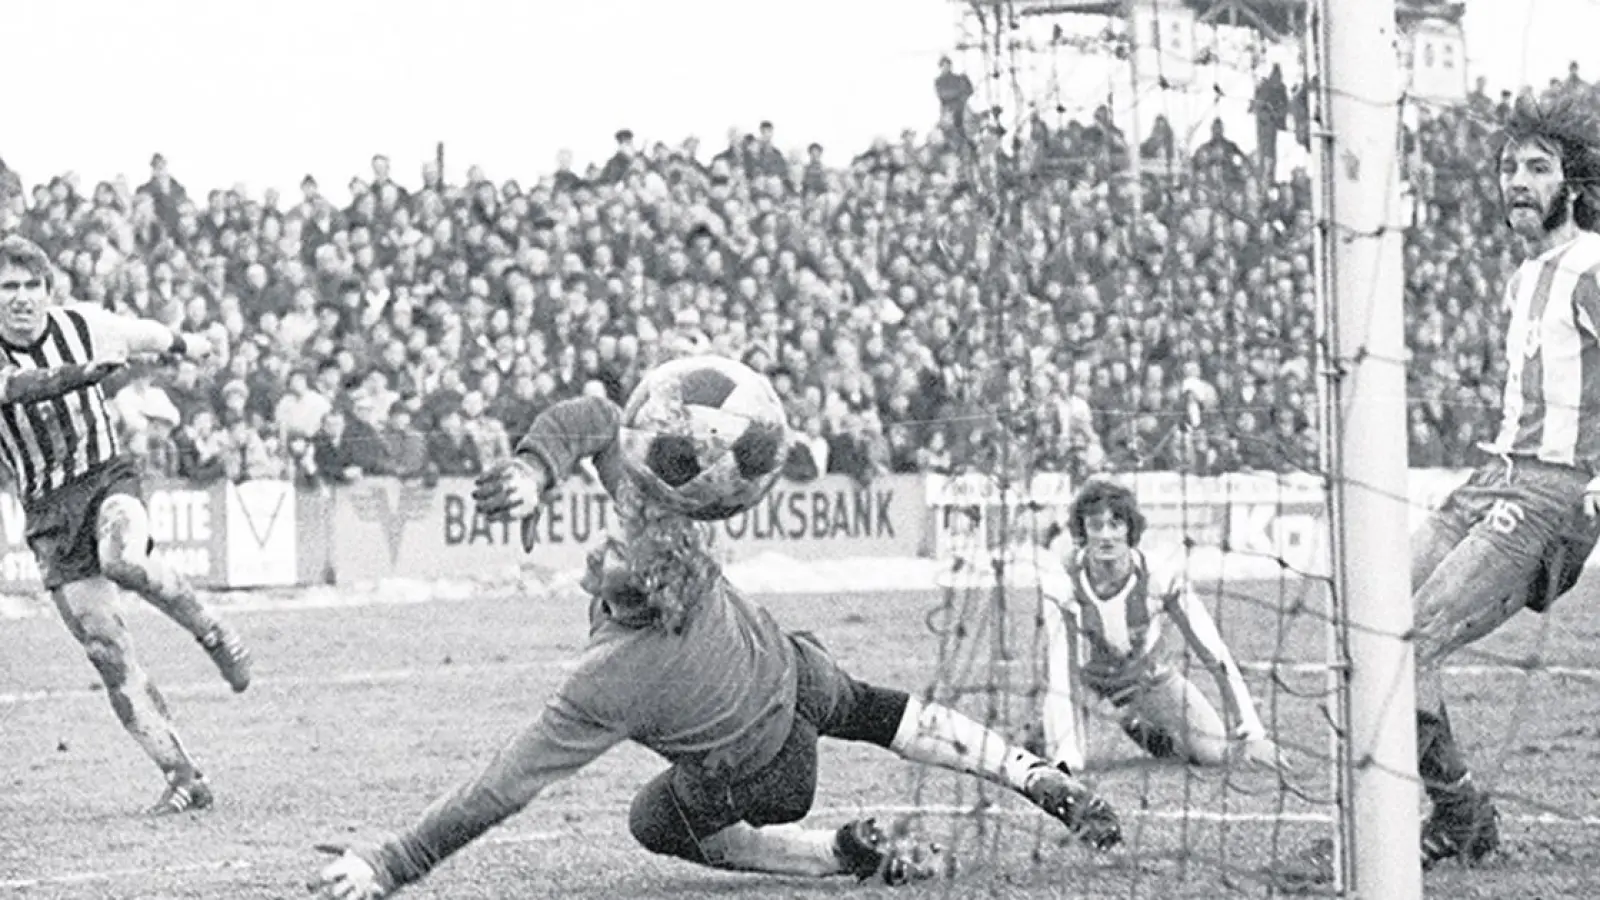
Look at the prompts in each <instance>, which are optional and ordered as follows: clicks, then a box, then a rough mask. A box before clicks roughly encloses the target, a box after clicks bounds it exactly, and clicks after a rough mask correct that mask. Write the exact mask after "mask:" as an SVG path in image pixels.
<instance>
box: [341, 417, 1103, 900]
mask: <svg viewBox="0 0 1600 900" xmlns="http://www.w3.org/2000/svg"><path fill="white" fill-rule="evenodd" d="M619 419H620V411H619V410H618V408H617V407H616V406H615V405H614V404H612V403H610V402H609V401H606V400H603V399H597V398H589V397H585V398H578V399H574V400H569V401H565V402H563V403H559V404H556V405H555V406H552V407H551V408H549V409H548V410H546V411H545V412H544V413H543V414H541V415H540V416H539V417H538V418H537V419H536V420H535V422H534V423H533V425H532V427H531V428H530V429H529V432H528V434H527V435H526V436H525V437H524V438H523V439H522V441H521V442H520V443H519V445H518V447H517V451H516V455H515V458H514V459H513V460H512V461H511V462H509V463H507V464H504V465H503V466H501V467H499V468H497V469H496V470H494V471H492V472H489V473H486V474H485V475H483V476H482V477H481V478H480V479H479V484H478V488H477V491H476V492H475V495H474V496H475V499H476V501H477V504H478V509H479V510H480V511H481V512H483V513H484V514H485V515H494V516H500V515H507V514H509V515H512V516H517V517H521V516H524V515H526V514H529V513H531V512H532V511H533V509H534V508H535V505H536V504H537V503H538V502H539V501H540V500H541V498H542V497H543V496H544V495H545V494H546V492H548V491H550V490H551V489H552V488H553V487H554V486H555V485H556V484H557V483H558V481H559V480H560V479H561V478H562V476H564V475H565V474H567V473H568V472H569V471H570V470H571V469H572V468H573V467H574V465H575V464H576V463H578V462H579V461H580V460H583V459H586V458H592V459H593V461H594V465H595V468H596V470H597V471H598V473H599V474H600V477H601V481H602V482H603V484H604V485H605V487H606V490H607V491H608V493H610V495H611V496H612V498H613V500H614V501H615V504H616V508H617V510H618V512H619V521H620V523H621V537H620V538H619V537H613V538H610V539H608V540H606V541H605V542H604V543H603V544H602V545H600V546H599V547H597V548H596V549H595V550H593V551H592V552H591V553H590V554H589V559H588V568H587V572H586V574H585V576H584V579H583V581H582V587H583V589H584V590H585V591H586V592H587V593H589V594H590V595H591V596H592V600H591V602H590V607H589V616H590V638H589V645H588V648H587V649H586V650H585V652H584V653H583V655H582V656H581V657H580V658H579V660H578V664H577V666H576V668H575V669H574V670H573V672H572V673H571V674H570V675H569V676H568V677H567V679H566V681H565V683H563V684H562V685H561V686H560V687H559V688H558V689H557V690H556V691H555V693H554V695H553V696H552V697H550V699H549V700H548V701H547V702H546V704H545V706H544V709H543V711H542V712H541V713H540V714H539V715H538V717H537V718H535V719H534V721H533V722H532V723H530V724H529V725H528V726H527V727H525V728H524V729H522V730H521V731H520V732H519V733H518V734H517V735H516V736H515V737H514V738H512V740H511V741H510V742H509V743H508V744H507V745H505V747H504V748H502V749H501V750H500V752H499V753H498V754H497V755H496V756H495V757H494V758H493V759H492V760H491V761H490V762H489V764H488V765H487V767H486V768H484V770H483V771H482V772H481V773H480V774H479V775H478V776H477V777H475V778H472V779H470V780H468V781H466V782H464V783H462V784H460V785H458V786H457V787H456V788H455V789H454V790H452V791H450V792H449V793H447V794H446V795H444V796H443V797H441V798H439V799H438V800H436V801H435V802H434V803H433V804H432V805H431V806H430V807H428V809H427V810H426V811H425V812H424V813H423V814H422V815H421V817H420V818H418V819H417V820H416V821H415V822H414V823H413V824H412V825H411V826H410V827H408V828H406V829H404V830H403V831H401V832H400V833H398V834H395V835H393V836H392V837H390V838H388V839H387V840H385V841H383V842H382V843H381V844H379V845H377V846H369V847H358V848H352V849H348V850H344V851H343V852H342V854H341V855H340V857H339V858H338V859H336V860H334V861H332V862H331V863H329V864H328V865H327V866H326V867H325V868H323V870H322V871H321V873H320V874H319V876H318V878H317V879H316V880H315V881H314V882H313V884H312V888H313V890H315V891H317V892H318V895H319V896H321V897H325V898H342V900H348V898H373V897H383V896H387V895H389V894H390V893H392V892H394V891H395V890H397V889H399V888H401V887H402V886H404V885H407V884H410V883H412V882H415V881H417V880H418V879H420V878H422V877H423V876H425V875H426V874H428V873H429V872H430V871H431V870H433V869H434V868H435V867H436V866H438V865H439V864H440V863H441V862H442V861H444V860H445V859H446V858H447V857H449V856H450V855H451V854H452V853H455V852H456V851H457V850H460V849H461V848H462V847H463V846H465V845H467V844H468V843H470V842H471V841H473V840H474V839H476V838H477V837H478V836H480V835H482V834H483V833H484V832H485V831H487V830H488V829H489V828H491V827H493V826H494V825H496V824H498V823H500V822H502V821H504V820H505V819H506V818H508V817H510V816H512V815H514V814H515V813H517V812H518V811H519V810H521V809H522V808H523V807H525V806H526V805H527V804H528V803H529V802H530V801H532V800H533V799H534V797H536V796H537V795H538V794H539V792H540V791H542V790H544V789H545V788H546V787H548V786H549V785H550V784H552V783H554V782H556V781H557V780H559V779H561V778H565V777H567V776H570V775H572V774H574V773H576V772H577V771H578V770H579V769H581V768H583V767H584V766H585V765H587V764H588V763H589V762H590V761H592V760H594V759H595V758H596V757H598V756H600V755H601V754H602V753H604V752H605V751H606V750H608V749H609V748H611V747H612V746H614V745H616V744H618V743H620V742H622V741H625V740H630V739H631V740H634V741H636V742H638V743H640V744H642V745H644V746H646V747H649V748H650V749H652V750H654V751H656V752H657V753H659V754H661V755H662V756H663V757H665V758H666V759H667V760H668V761H669V762H670V763H671V766H670V767H669V768H668V769H667V770H666V771H664V772H662V773H661V774H659V775H657V776H656V777H655V778H654V779H652V780H651V781H650V782H649V783H648V784H646V785H645V786H644V788H643V789H642V790H640V791H639V793H638V795H637V796H636V797H635V798H634V801H633V806H632V810H631V813H630V816H629V828H630V831H631V832H632V834H633V836H634V837H635V838H636V839H637V840H638V841H639V842H640V843H641V844H643V845H644V847H645V848H646V849H648V850H650V851H652V852H654V853H659V854H664V855H668V856H675V857H678V858H680V859H685V860H689V861H691V862H695V863H700V864H702V865H706V866H712V867H716V868H721V869H731V870H743V871H754V872H768V873H774V874H785V875H800V876H818V877H821V876H829V875H854V876H857V877H859V878H863V879H866V878H877V879H881V880H882V881H884V882H887V883H899V882H902V881H906V880H911V879H914V878H922V877H932V876H933V875H934V874H936V873H935V872H934V871H933V866H932V865H931V863H930V860H929V859H927V858H924V857H923V856H922V855H921V853H920V850H918V849H916V848H910V847H902V846H894V845H891V844H890V843H889V842H888V841H886V840H885V839H884V836H883V834H882V832H881V831H879V829H878V828H877V827H876V825H875V824H874V823H873V822H872V821H871V820H870V819H868V820H861V821H856V822H852V823H850V824H847V825H845V826H843V827H842V828H839V829H837V830H833V829H819V828H811V827H805V826H801V825H798V824H795V823H798V822H799V821H800V820H801V819H802V818H804V817H805V815H806V814H807V812H808V811H809V810H810V808H811V803H812V798H813V795H814V793H815V788H816V776H817V739H818V737H819V736H828V737H833V738H837V739H841V740H850V741H864V742H867V743H872V744H877V745H878V746H880V747H883V748H885V749H887V750H890V751H891V752H894V753H896V754H898V755H899V756H901V757H902V758H904V759H907V760H911V761H913V762H919V763H923V764H926V765H932V766H938V767H941V768H946V769H952V770H957V771H962V772H966V773H970V774H972V775H976V776H978V777H980V778H984V779H987V780H989V781H992V782H995V783H997V784H1001V785H1004V786H1006V787H1009V788H1011V789H1013V790H1015V791H1016V792H1018V793H1019V794H1021V795H1022V796H1024V797H1026V798H1027V799H1028V800H1030V801H1032V802H1033V803H1034V804H1035V805H1037V806H1038V807H1039V808H1040V809H1042V810H1044V811H1045V812H1046V813H1047V814H1049V815H1051V816H1054V817H1055V818H1057V819H1059V820H1061V821H1062V822H1063V823H1065V824H1066V826H1067V827H1068V828H1069V829H1070V830H1071V831H1072V832H1073V833H1075V834H1076V835H1078V836H1079V837H1080V838H1081V839H1083V840H1084V841H1086V842H1087V843H1089V844H1091V845H1093V846H1095V847H1097V848H1102V849H1104V848H1108V847H1111V846H1113V845H1115V844H1117V843H1118V842H1120V840H1121V829H1120V826H1119V824H1118V822H1117V818H1116V815H1115V813H1114V812H1113V811H1112V810H1111V808H1110V807H1109V806H1108V805H1107V804H1106V803H1105V802H1104V801H1103V800H1101V799H1099V798H1098V797H1096V796H1094V795H1093V794H1091V793H1090V792H1089V791H1088V790H1087V789H1086V788H1085V787H1084V786H1083V785H1082V784H1081V782H1079V781H1078V780H1077V779H1076V778H1074V777H1072V776H1071V775H1070V774H1069V773H1068V772H1067V771H1065V770H1064V769H1063V768H1059V767H1056V766H1052V765H1050V764H1049V763H1047V762H1046V761H1045V760H1042V759H1040V758H1039V757H1037V756H1035V755H1033V754H1032V753H1029V752H1027V751H1026V750H1024V749H1022V748H1020V747H1017V746H1015V745H1012V744H1011V743H1009V742H1008V741H1007V740H1006V739H1005V738H1003V737H1001V736H1000V735H998V734H996V733H994V732H993V731H990V730H989V729H987V728H985V727H984V726H982V725H980V724H979V723H977V722H975V721H973V720H971V719H969V718H967V717H966V716H963V715H961V714H960V713H958V712H956V711H954V710H952V709H949V708H947V707H944V706H942V705H939V704H936V703H928V702H923V701H920V700H918V699H916V698H914V697H911V696H909V695H907V694H906V693H905V692H903V691H898V690H891V689H887V688H882V687H878V686H875V685H871V684H867V683H865V682H862V681H859V680H857V679H855V678H853V677H851V676H850V675H849V674H847V673H846V672H844V671H843V670H842V669H840V668H839V666H838V665H837V664H836V663H835V662H834V660H833V659H832V657H831V656H829V654H828V653H827V652H826V651H825V650H823V648H822V647H821V645H820V644H818V643H817V641H816V640H815V639H814V638H812V637H810V636H808V635H805V634H792V633H786V632H784V631H783V630H782V629H781V628H780V627H779V626H778V624H777V622H776V621H774V620H773V618H772V616H771V615H770V614H768V613H767V611H766V610H764V609H762V608H761V607H760V606H758V605H756V604H754V603H752V602H750V601H749V600H748V599H747V598H745V597H744V596H742V595H741V594H740V593H739V592H738V591H737V590H735V589H734V588H733V586H732V585H730V584H729V583H728V581H727V580H726V579H725V578H724V577H723V575H722V572H721V570H720V568H719V567H718V565H717V563H716V562H715V561H714V560H713V559H712V558H711V556H710V555H709V553H708V547H707V543H706V532H705V531H704V530H703V529H704V527H705V526H703V525H699V524H696V523H694V522H692V521H690V520H688V519H686V518H683V517H681V516H678V515H675V514H670V513H666V512H665V511H663V510H662V509H661V508H660V507H659V506H657V505H655V504H653V503H650V502H649V501H647V500H645V499H643V498H642V496H641V492H640V490H639V488H638V485H637V484H636V483H635V481H634V480H633V478H632V476H630V475H629V474H628V473H627V472H626V470H625V469H624V464H623V461H622V459H621V454H620V452H619V448H618V444H617V433H618V423H619ZM324 849H331V848H324Z"/></svg>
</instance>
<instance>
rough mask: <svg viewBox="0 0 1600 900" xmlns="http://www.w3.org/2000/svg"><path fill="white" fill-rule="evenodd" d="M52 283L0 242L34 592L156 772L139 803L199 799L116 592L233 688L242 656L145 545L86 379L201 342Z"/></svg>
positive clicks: (92, 384)
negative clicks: (206, 660) (157, 792)
mask: <svg viewBox="0 0 1600 900" xmlns="http://www.w3.org/2000/svg"><path fill="white" fill-rule="evenodd" d="M53 286H54V269H53V268H52V266H51V264H50V260H49V258H48V257H47V256H45V253H44V251H43V250H41V249H40V248H39V247H38V246H36V245H34V244H33V243H32V242H30V241H28V240H25V239H23V238H19V237H8V238H5V239H4V240H0V459H4V461H5V464H6V466H7V468H9V469H10V470H11V476H12V479H13V483H14V484H15V485H16V486H17V492H18V493H19V494H20V496H21V500H22V507H23V514H24V516H25V517H26V520H27V530H26V534H27V539H28V546H29V548H31V549H32V550H33V553H34V556H35V557H37V558H38V561H39V570H40V574H41V576H42V578H43V581H44V587H45V589H46V590H48V591H49V592H50V594H51V596H52V597H53V598H54V600H55V604H56V608H57V609H58V610H60V612H61V616H62V618H63V619H64V620H65V621H66V624H67V628H68V629H69V630H70V631H71V632H72V636H73V637H75V638H77V640H78V643H80V644H82V645H83V648H84V651H85V652H86V653H87V654H88V656H89V661H90V662H91V663H93V664H94V667H95V669H96V670H97V671H98V672H99V673H100V678H101V680H102V681H104V682H105V685H106V692H107V694H108V695H109V696H110V698H111V707H112V709H114V710H115V711H116V713H117V718H118V719H120V720H121V721H122V725H123V727H124V728H126V729H127V730H128V733H129V734H131V735H133V739H134V740H135V741H137V742H138V743H139V746H140V747H143V748H144V751H145V752H146V753H148V754H149V755H150V758H151V759H153V760H155V762H156V765H158V766H160V767H161V771H162V773H163V774H164V775H165V776H166V779H167V787H166V790H165V791H164V792H163V793H162V795H161V799H160V800H159V801H157V803H156V805H155V806H154V807H153V808H152V809H151V810H150V811H151V812H152V813H175V812H182V811H184V810H187V809H198V808H203V807H205V806H209V805H210V804H211V789H210V787H209V786H208V785H207V784H206V782H205V779H204V778H203V777H202V776H201V774H200V771H199V769H198V768H196V766H195V763H194V760H193V759H191V758H190V756H189V753H188V751H187V750H185V749H184V746H183V742H182V741H181V740H179V738H178V733H177V730H176V729H175V728H174V726H173V723H172V715H171V713H170V712H168V710H167V704H166V700H165V699H164V698H163V697H162V695H161V692H160V691H158V690H156V686H155V685H154V684H152V683H151V681H150V678H149V676H148V675H146V674H145V671H144V669H143V667H141V666H140V665H139V663H138V661H136V660H135V659H134V657H133V642H132V640H131V638H130V637H129V634H128V629H127V627H126V626H125V625H124V624H123V621H122V616H121V615H120V614H119V613H118V611H117V608H116V603H117V589H118V588H123V589H126V590H129V591H132V592H133V593H135V594H138V595H139V596H140V597H143V598H144V599H145V600H146V601H148V602H149V603H150V604H151V605H152V606H154V607H156V608H157V609H159V610H161V611H162V612H163V613H165V614H166V615H167V616H168V617H169V618H171V619H172V620H173V621H175V622H177V623H178V624H179V625H182V626H183V627H184V628H185V629H187V630H188V632H189V633H190V634H191V635H193V636H194V637H195V639H196V640H197V641H199V642H200V645H201V646H202V647H204V648H205V650H206V652H207V653H209V654H210V655H211V658H212V660H213V661H214V662H215V663H216V664H217V667H218V668H219V669H221V670H222V674H223V677H225V678H226V679H227V681H228V683H229V684H230V685H232V687H233V689H234V690H235V691H242V690H244V689H245V688H246V687H247V686H248V685H249V683H250V655H249V653H248V651H246V649H245V647H244V645H243V643H242V642H241V641H240V639H239V637H238V635H237V634H235V633H234V632H233V631H232V629H230V628H229V627H228V626H227V625H226V624H224V623H223V622H222V621H221V620H220V619H218V618H217V616H216V615H214V614H213V613H212V612H211V611H210V610H208V609H207V608H206V607H205V606H203V605H202V604H201V603H200V601H199V600H198V599H196V597H195V594H194V590H193V589H192V588H191V587H190V586H189V585H188V584H187V583H185V582H184V581H183V579H182V578H180V577H179V576H178V574H177V573H176V572H174V571H172V569H170V568H169V567H168V566H166V565H165V564H163V563H162V562H161V561H160V560H157V559H153V558H152V557H151V556H150V550H151V542H150V515H149V512H148V511H147V510H146V509H145V505H144V500H143V494H144V491H143V479H142V475H141V471H140V467H139V463H138V462H137V461H135V460H134V459H133V458H132V457H131V456H129V455H127V454H126V453H124V452H123V449H122V447H121V442H120V441H119V439H118V437H117V432H116V429H115V427H114V426H113V425H112V422H111V419H110V417H109V416H108V415H107V413H106V401H105V394H104V393H103V392H102V391H101V389H100V386H99V382H100V381H101V380H103V379H104V378H105V376H106V375H108V374H110V373H111V372H112V371H115V370H116V369H118V368H120V367H121V366H122V364H123V362H124V361H126V360H127V358H128V357H129V356H136V355H155V354H180V355H187V356H189V357H191V358H200V357H203V356H205V355H206V354H207V352H208V348H207V346H206V343H205V341H204V339H202V338H199V337H196V336H190V335H181V334H177V333H175V332H173V331H172V330H171V329H169V328H167V326H165V325H162V324H161V323H159V322H155V321H152V320H148V319H133V318H125V317H122V316H117V315H113V314H112V313H110V312H107V311H106V310H104V309H101V308H100V307H97V306H90V305H69V306H61V307H54V308H52V307H51V306H50V302H51V291H52V288H53Z"/></svg>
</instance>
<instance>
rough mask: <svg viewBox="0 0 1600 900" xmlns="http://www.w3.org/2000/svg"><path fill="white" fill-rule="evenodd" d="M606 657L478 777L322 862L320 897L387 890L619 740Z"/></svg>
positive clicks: (580, 674)
mask: <svg viewBox="0 0 1600 900" xmlns="http://www.w3.org/2000/svg"><path fill="white" fill-rule="evenodd" d="M591 652H594V651H591ZM601 662H603V660H600V659H596V658H595V657H594V656H591V657H590V658H588V659H586V663H587V664H586V665H580V667H579V668H578V669H577V671H575V672H574V673H573V674H572V676H570V677H569V679H568V681H567V683H566V685H565V686H563V688H562V689H561V691H560V692H559V693H558V694H557V695H556V697H554V698H553V699H552V700H551V701H550V703H549V704H548V705H547V706H546V707H545V709H544V711H543V712H541V713H540V715H539V717H538V718H537V719H535V720H534V721H533V723H532V724H530V725H529V726H528V727H526V728H524V729H523V730H522V731H521V732H519V733H518V734H517V735H516V736H515V737H513V738H512V739H511V741H510V742H509V743H507V744H506V745H505V746H504V747H502V748H501V749H500V751H499V752H498V753H496V754H495V756H494V758H493V759H492V760H490V762H489V764H488V765H487V766H485V767H484V769H483V771H482V772H480V773H479V774H478V775H477V776H476V777H474V778H472V779H470V780H467V781H464V782H462V783H461V784H459V785H457V786H456V788H455V789H454V790H452V791H450V792H449V793H448V794H445V795H444V796H443V797H440V798H439V799H437V800H435V801H434V802H433V803H432V805H430V806H429V807H428V808H427V810H426V811H424V812H423V814H422V816H421V817H420V818H419V819H418V820H417V821H416V822H415V823H413V824H412V825H411V827H409V828H407V829H405V830H404V831H402V832H400V833H398V834H395V835H393V836H391V837H390V838H389V839H387V840H385V841H383V842H382V843H381V844H378V845H376V846H362V847H352V848H349V849H346V850H345V851H344V852H343V853H342V854H341V855H340V857H339V858H338V859H336V860H334V861H333V862H331V863H329V864H327V865H326V866H324V867H323V868H322V870H321V871H320V872H319V873H318V875H317V877H316V878H315V879H313V880H312V882H311V888H312V890H313V892H315V894H316V896H318V897H322V898H345V897H354V898H376V897H387V896H389V895H390V894H392V893H393V892H395V891H396V890H398V889H400V888H402V887H404V886H405V885H408V884H411V883H412V882H415V881H418V880H420V879H421V878H422V877H423V876H425V875H427V874H428V873H429V872H431V871H433V869H434V868H436V867H437V866H438V865H439V864H440V863H441V862H443V861H444V860H445V859H447V858H449V857H450V856H451V854H453V853H455V852H456V851H458V850H460V849H461V848H462V847H465V846H466V845H468V844H470V843H472V842H473V841H474V840H476V839H477V838H478V837H480V836H481V835H482V834H483V833H484V832H486V831H488V830H489V829H490V828H493V827H494V826H496V825H498V824H500V823H501V822H503V821H505V820H506V819H508V818H510V817H511V816H513V815H515V814H516V813H517V812H519V811H521V810H522V809H523V808H524V807H525V806H527V805H528V804H529V803H530V802H532V801H533V799H534V798H535V797H536V796H538V795H539V793H540V792H541V791H543V790H544V789H545V788H547V787H549V786H550V785H551V784H554V783H555V782H557V781H560V780H561V779H563V778H566V777H568V776H570V775H573V774H575V773H576V772H578V770H580V769H582V768H583V767H584V766H586V765H588V764H589V763H590V762H593V761H594V760H595V759H596V758H598V757H599V756H600V755H601V754H602V753H605V752H606V751H607V750H609V749H610V748H611V747H613V746H615V745H616V744H618V743H619V742H621V741H622V740H623V739H624V738H625V737H626V735H625V734H624V733H623V730H622V729H621V728H620V727H617V726H611V725H605V724H601V723H600V721H599V720H600V719H602V718H610V716H609V715H608V714H600V715H596V714H595V712H596V711H599V710H604V709H607V708H609V707H610V705H611V704H610V703H609V702H607V697H606V696H604V695H605V693H606V692H607V691H608V690H609V687H608V686H609V685H610V684H611V681H610V680H609V679H604V678H599V677H597V676H596V674H595V673H594V672H593V671H592V669H593V666H594V665H595V664H597V663H601Z"/></svg>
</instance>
